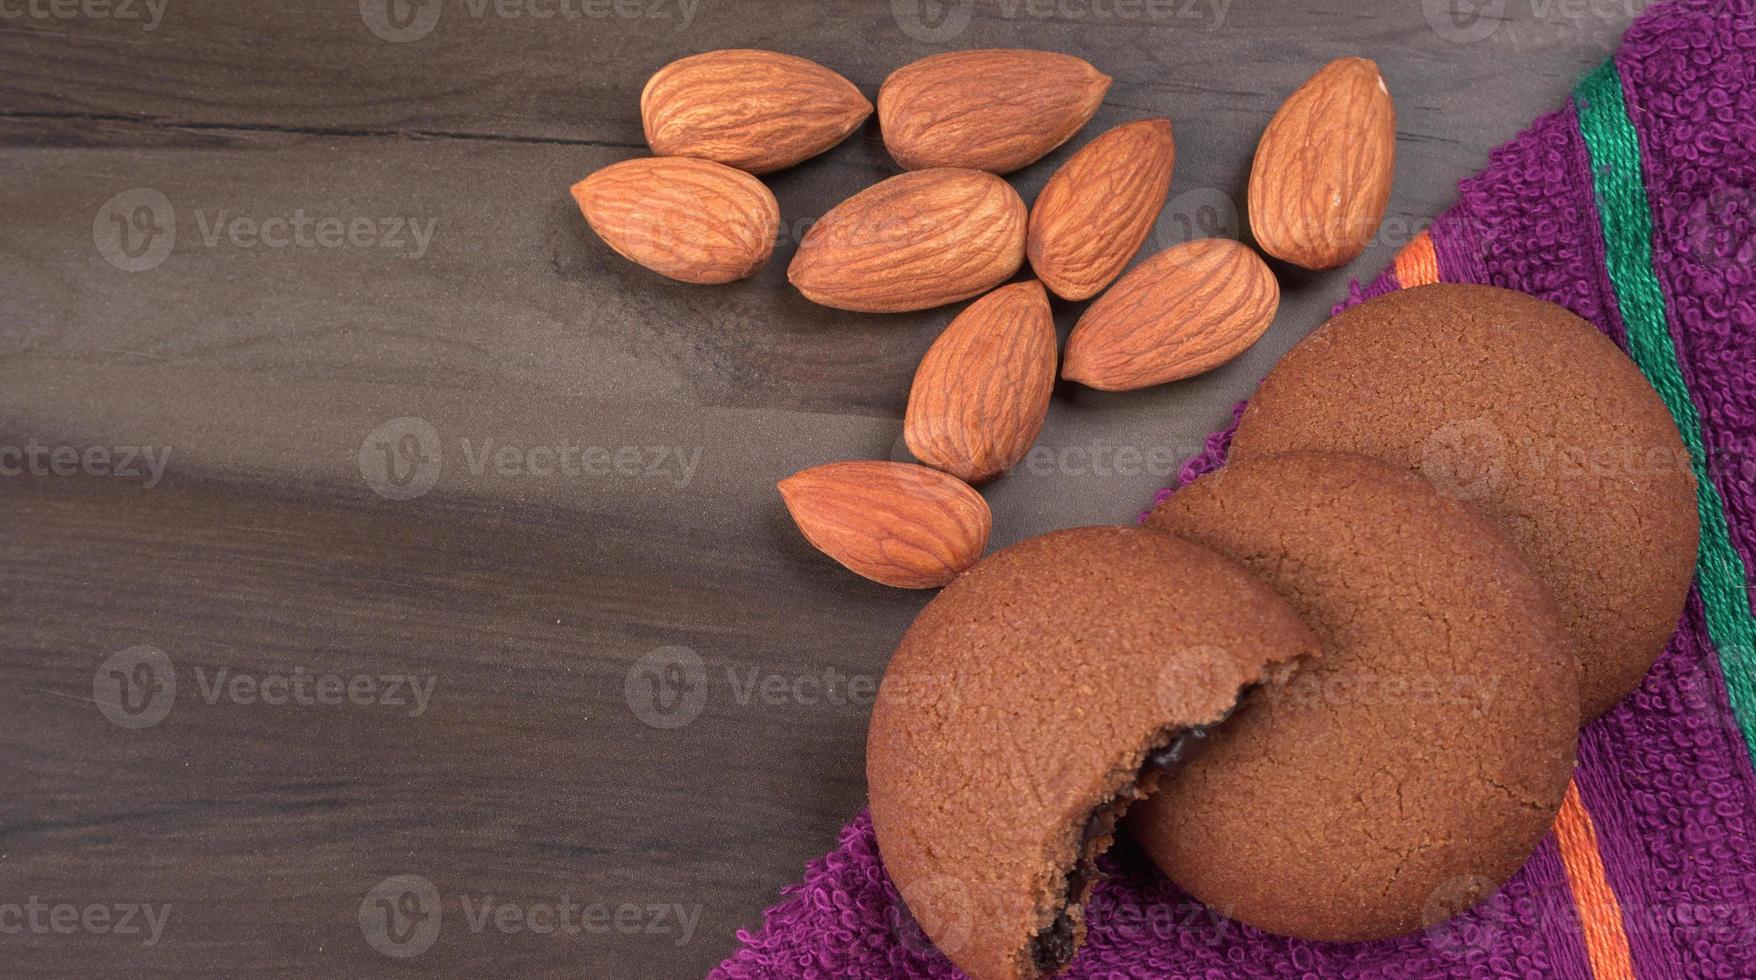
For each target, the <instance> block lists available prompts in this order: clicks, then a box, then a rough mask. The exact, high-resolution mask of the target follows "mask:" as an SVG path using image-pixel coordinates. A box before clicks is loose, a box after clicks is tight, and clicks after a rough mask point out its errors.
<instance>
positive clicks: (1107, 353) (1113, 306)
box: [1061, 238, 1280, 391]
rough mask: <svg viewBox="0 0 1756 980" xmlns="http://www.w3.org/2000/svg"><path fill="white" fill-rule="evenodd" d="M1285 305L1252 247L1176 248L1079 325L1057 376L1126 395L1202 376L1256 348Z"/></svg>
mask: <svg viewBox="0 0 1756 980" xmlns="http://www.w3.org/2000/svg"><path fill="white" fill-rule="evenodd" d="M1279 305H1280V286H1279V284H1278V283H1276V282H1275V281H1274V273H1273V272H1270V271H1269V268H1268V264H1267V263H1265V262H1263V261H1262V259H1261V258H1260V257H1258V256H1257V254H1256V253H1255V252H1253V251H1251V250H1250V249H1249V248H1247V247H1245V246H1243V245H1240V244H1238V243H1237V242H1235V241H1232V240H1231V239H1229V238H1198V239H1196V240H1195V241H1192V242H1184V243H1183V244H1181V245H1173V246H1171V247H1170V248H1167V249H1165V250H1164V251H1162V252H1160V253H1158V254H1157V255H1154V256H1153V257H1152V258H1150V259H1147V260H1146V261H1145V262H1142V263H1141V264H1139V265H1138V266H1135V267H1134V268H1133V269H1131V270H1129V272H1128V274H1127V275H1125V276H1123V277H1122V281H1121V282H1118V283H1116V285H1115V286H1114V287H1113V288H1111V289H1110V291H1109V292H1107V293H1105V294H1103V295H1102V296H1100V297H1098V299H1097V301H1096V302H1094V303H1092V304H1091V306H1090V308H1088V309H1087V310H1086V311H1085V315H1084V316H1082V317H1080V318H1079V323H1078V324H1076V325H1075V326H1074V328H1073V333H1072V334H1071V335H1069V336H1068V338H1067V351H1066V354H1065V355H1064V357H1063V359H1062V363H1061V377H1063V378H1066V379H1067V380H1068V381H1077V382H1079V383H1080V384H1083V385H1087V386H1089V387H1092V388H1101V389H1103V390H1105V391H1129V390H1131V389H1134V388H1144V387H1146V386H1148V385H1156V384H1162V383H1164V382H1166V381H1175V380H1177V379H1178V378H1187V377H1190V376H1192V375H1196V374H1200V373H1201V372H1203V371H1207V370H1210V369H1212V368H1216V367H1218V366H1220V365H1221V364H1224V363H1225V362H1227V361H1229V360H1231V359H1232V358H1234V357H1237V356H1238V355H1239V354H1242V353H1243V352H1244V351H1245V349H1247V348H1248V347H1249V346H1250V345H1251V344H1254V343H1255V342H1256V340H1257V339H1258V338H1259V337H1261V336H1262V334H1263V332H1264V331H1266V330H1267V329H1268V325H1269V324H1270V323H1272V322H1274V311H1275V309H1276V308H1277V307H1278V306H1279Z"/></svg>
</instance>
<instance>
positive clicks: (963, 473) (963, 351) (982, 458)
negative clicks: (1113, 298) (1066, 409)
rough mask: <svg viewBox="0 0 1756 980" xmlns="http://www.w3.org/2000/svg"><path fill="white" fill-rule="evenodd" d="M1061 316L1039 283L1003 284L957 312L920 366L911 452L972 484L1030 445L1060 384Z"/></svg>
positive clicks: (906, 426) (909, 421)
mask: <svg viewBox="0 0 1756 980" xmlns="http://www.w3.org/2000/svg"><path fill="white" fill-rule="evenodd" d="M1055 340H1056V338H1055V318H1054V315H1053V314H1052V313H1051V312H1050V311H1049V296H1048V294H1047V293H1045V292H1044V291H1043V285H1042V283H1039V282H1019V283H1013V284H1012V285H1010V286H1002V287H1000V288H999V289H996V290H994V291H993V292H991V293H989V294H988V295H986V296H983V297H982V298H981V299H978V300H976V301H975V302H974V303H971V304H970V305H969V308H968V309H966V310H964V311H963V312H962V313H959V314H958V315H957V319H955V320H952V321H951V325H950V326H948V327H946V328H945V332H944V333H942V334H940V335H939V339H938V340H935V341H933V346H932V347H931V348H928V350H927V356H926V357H924V358H922V359H921V366H920V368H919V369H917V370H916V371H915V383H914V387H913V388H912V389H910V391H909V396H908V412H907V414H906V415H905V416H904V417H903V423H902V435H903V439H904V440H905V441H906V442H907V443H908V448H909V452H912V453H914V454H915V458H916V459H918V460H920V461H921V462H923V463H926V464H927V465H929V466H934V467H938V468H939V469H942V470H944V471H945V472H947V473H950V474H952V475H953V476H956V477H958V478H960V479H963V480H967V481H969V482H970V483H981V482H983V481H986V480H992V479H993V478H994V477H997V476H999V475H1000V474H1002V473H1005V472H1006V471H1007V470H1009V469H1011V468H1012V467H1013V465H1014V464H1015V463H1017V462H1018V461H1019V460H1020V459H1023V458H1024V454H1025V453H1026V452H1029V451H1030V447H1031V444H1032V443H1034V442H1036V438H1037V433H1038V432H1041V431H1042V428H1043V417H1044V416H1046V415H1047V414H1048V411H1049V393H1050V391H1051V390H1052V389H1053V388H1054V386H1055Z"/></svg>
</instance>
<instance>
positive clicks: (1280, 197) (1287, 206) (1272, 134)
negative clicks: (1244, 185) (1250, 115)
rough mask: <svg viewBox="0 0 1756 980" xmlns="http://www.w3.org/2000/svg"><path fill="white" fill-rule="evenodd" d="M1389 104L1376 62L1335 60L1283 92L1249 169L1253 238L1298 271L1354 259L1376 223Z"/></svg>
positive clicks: (1391, 121)
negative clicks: (1289, 91)
mask: <svg viewBox="0 0 1756 980" xmlns="http://www.w3.org/2000/svg"><path fill="white" fill-rule="evenodd" d="M1395 169H1396V106H1395V105H1394V104H1393V103H1392V102H1391V100H1390V90H1389V89H1388V88H1385V86H1384V77H1383V76H1382V75H1380V74H1378V66H1377V65H1376V64H1374V63H1373V62H1370V61H1367V60H1366V59H1364V58H1337V59H1336V60H1334V61H1332V62H1330V63H1329V64H1327V65H1325V66H1324V67H1323V69H1322V70H1321V71H1319V72H1318V73H1317V74H1315V75H1312V76H1311V78H1310V79H1309V80H1308V81H1306V82H1305V84H1303V85H1301V86H1299V87H1298V89H1297V90H1296V91H1294V92H1293V94H1292V95H1290V96H1288V97H1287V100H1286V104H1284V105H1282V106H1281V107H1280V111H1279V112H1276V113H1275V114H1274V119H1273V120H1271V121H1270V122H1269V124H1268V129H1267V130H1266V131H1265V132H1264V133H1263V134H1262V141H1261V142H1260V143H1258V144H1256V162H1255V163H1254V164H1253V165H1252V166H1251V168H1250V230H1251V232H1252V233H1253V234H1255V236H1256V244H1257V245H1259V246H1261V247H1262V250H1263V251H1264V252H1267V253H1268V254H1269V255H1272V256H1274V257H1275V258H1278V259H1283V260H1285V261H1287V262H1291V263H1292V264H1294V265H1297V266H1302V267H1304V268H1306V269H1334V268H1337V267H1340V266H1343V265H1346V264H1348V263H1349V262H1351V261H1353V260H1354V259H1355V258H1356V257H1357V256H1358V255H1359V254H1360V253H1361V252H1363V251H1365V250H1366V244H1367V242H1368V241H1369V240H1370V239H1371V237H1372V235H1373V234H1374V233H1375V232H1376V231H1377V230H1378V225H1379V223H1380V222H1382V221H1383V220H1384V209H1385V207H1386V206H1388V205H1389V203H1390V181H1391V178H1392V176H1393V174H1394V171H1395Z"/></svg>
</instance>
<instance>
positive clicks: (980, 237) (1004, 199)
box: [787, 169, 1026, 313]
mask: <svg viewBox="0 0 1756 980" xmlns="http://www.w3.org/2000/svg"><path fill="white" fill-rule="evenodd" d="M1025 223H1026V220H1025V210H1024V201H1022V200H1020V199H1019V197H1018V192H1017V191H1015V190H1013V189H1012V186H1011V185H1010V184H1008V183H1006V182H1005V181H1004V180H1001V179H1000V178H998V177H996V176H994V175H993V174H988V173H982V172H980V171H977V170H956V169H944V170H923V171H920V172H918V173H912V174H898V175H897V176H895V177H892V178H890V179H889V180H885V181H881V182H879V183H877V184H874V185H872V186H871V187H868V188H866V189H865V190H863V191H861V192H860V193H858V194H855V195H854V196H853V197H850V198H848V199H847V200H845V201H843V202H841V203H840V204H838V205H836V206H835V207H834V208H831V209H830V211H829V213H828V214H826V215H824V216H823V217H822V219H821V220H819V221H818V222H817V223H816V224H814V225H812V226H811V230H810V231H808V232H806V233H805V237H804V239H803V240H802V241H800V242H799V250H798V252H797V253H796V254H794V255H793V262H792V265H791V266H789V267H788V268H787V278H788V279H789V280H791V281H792V284H793V285H794V286H797V287H798V289H799V292H801V293H803V294H805V298H806V299H808V300H810V301H811V302H813V303H821V304H823V305H824V306H833V307H835V308H836V309H839V310H856V311H860V312H864V313H895V312H900V311H904V310H925V309H929V308H931V307H934V306H944V305H945V304H946V303H956V302H958V301H960V300H966V299H969V298H970V297H971V296H977V295H980V294H981V293H985V292H987V291H988V290H990V289H992V288H994V287H995V286H997V285H999V284H1000V283H1003V282H1005V281H1006V280H1007V279H1009V278H1011V277H1012V274H1013V273H1014V272H1017V271H1018V268H1019V266H1021V265H1023V264H1024V232H1025Z"/></svg>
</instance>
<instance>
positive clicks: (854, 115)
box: [640, 48, 872, 174]
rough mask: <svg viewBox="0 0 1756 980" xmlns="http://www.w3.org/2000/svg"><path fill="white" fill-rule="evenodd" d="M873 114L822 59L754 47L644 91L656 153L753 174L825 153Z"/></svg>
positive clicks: (716, 55) (693, 62)
mask: <svg viewBox="0 0 1756 980" xmlns="http://www.w3.org/2000/svg"><path fill="white" fill-rule="evenodd" d="M871 114H872V103H870V102H868V101H866V97H865V96H863V95H861V94H860V90H859V89H857V88H854V85H853V83H852V82H850V81H848V80H847V79H845V78H843V77H841V76H840V75H837V74H836V73H835V72H832V71H830V70H829V69H827V68H825V67H823V66H822V65H820V64H818V63H816V62H815V61H807V60H806V59H804V58H796V57H794V56H792V55H790V54H781V53H779V52H777V51H756V50H751V49H748V48H734V49H728V50H724V51H709V52H707V53H705V54H698V55H693V56H691V57H688V58H683V59H680V60H677V61H673V62H671V63H670V64H668V65H666V66H665V67H663V68H661V69H659V70H658V72H657V73H656V74H654V75H653V76H652V78H650V79H648V80H647V82H646V88H645V89H644V90H642V91H641V93H640V121H641V123H642V124H643V125H644V126H645V127H646V142H647V144H648V145H650V146H651V147H652V152H654V153H656V154H658V155H660V156H682V157H700V158H702V159H704V160H713V161H715V162H717V163H723V164H725V165H726V166H728V167H736V168H738V169H739V170H743V171H746V172H749V173H753V174H765V173H769V172H771V171H775V170H780V169H783V168H785V167H790V166H792V165H793V164H795V163H798V162H799V161H801V160H806V159H809V158H811V157H814V156H816V155H817V154H819V153H822V152H823V151H825V150H827V149H829V148H830V147H832V146H834V145H836V144H837V143H840V142H841V141H842V140H844V139H847V137H848V134H849V133H852V132H853V131H854V130H856V129H858V128H860V124H861V123H863V122H865V121H866V117H868V116H870V115H871Z"/></svg>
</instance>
